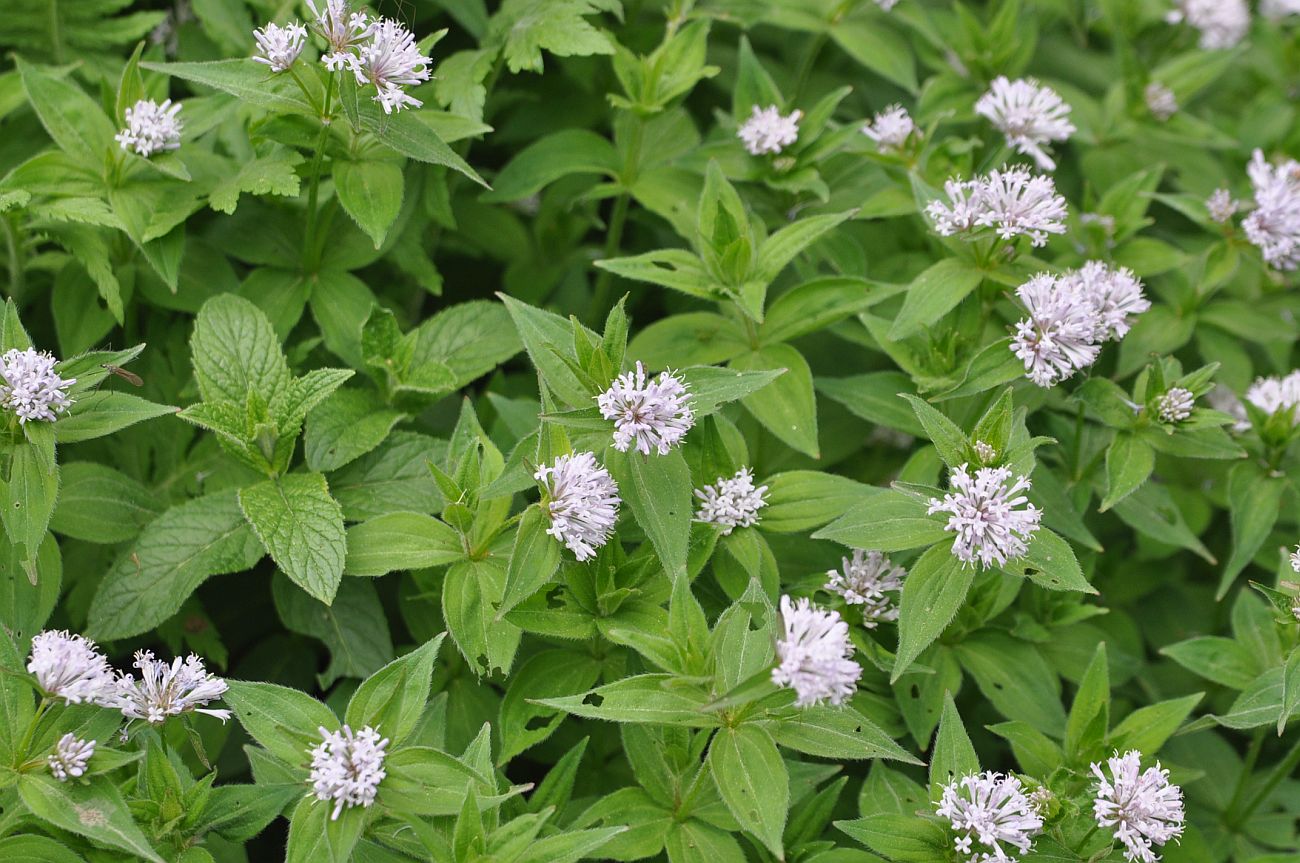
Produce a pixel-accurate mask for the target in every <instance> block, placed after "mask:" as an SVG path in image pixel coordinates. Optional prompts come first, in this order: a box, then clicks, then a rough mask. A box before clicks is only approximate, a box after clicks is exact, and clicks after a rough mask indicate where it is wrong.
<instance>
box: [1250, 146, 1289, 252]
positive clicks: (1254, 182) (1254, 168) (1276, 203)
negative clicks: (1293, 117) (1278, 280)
mask: <svg viewBox="0 0 1300 863" xmlns="http://www.w3.org/2000/svg"><path fill="white" fill-rule="evenodd" d="M1247 173H1248V174H1249V175H1250V184H1251V186H1253V187H1254V189H1255V209H1254V210H1253V211H1251V213H1250V215H1248V216H1247V217H1246V218H1245V219H1243V220H1242V223H1241V227H1242V229H1243V230H1244V231H1245V232H1246V239H1248V240H1250V241H1251V242H1252V243H1254V244H1255V245H1256V246H1258V247H1259V250H1260V252H1261V253H1262V254H1263V255H1264V260H1265V262H1267V263H1268V264H1269V266H1272V267H1276V268H1277V269H1279V270H1294V269H1296V268H1297V267H1300V162H1297V161H1296V160H1295V159H1287V160H1286V161H1285V162H1283V163H1281V164H1280V165H1274V164H1271V163H1270V162H1269V161H1268V160H1267V159H1265V158H1264V153H1263V152H1262V151H1260V150H1256V151H1255V155H1254V156H1253V157H1252V158H1251V160H1250V166H1249V167H1248V168H1247Z"/></svg>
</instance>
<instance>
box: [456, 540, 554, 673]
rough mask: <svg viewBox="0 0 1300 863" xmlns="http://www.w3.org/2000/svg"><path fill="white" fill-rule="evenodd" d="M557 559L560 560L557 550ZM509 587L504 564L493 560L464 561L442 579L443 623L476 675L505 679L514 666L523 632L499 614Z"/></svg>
mask: <svg viewBox="0 0 1300 863" xmlns="http://www.w3.org/2000/svg"><path fill="white" fill-rule="evenodd" d="M551 545H552V546H554V545H555V544H554V543H552V544H551ZM555 556H556V559H557V560H558V558H559V549H558V547H557V548H556V549H555ZM506 587H507V584H506V574H505V573H504V572H503V571H502V566H501V563H500V562H499V561H496V560H490V559H489V560H465V561H461V562H460V563H457V564H455V565H453V566H451V567H450V568H448V570H447V575H446V576H445V578H444V579H443V584H442V616H443V619H444V620H446V621H447V629H448V631H449V632H450V633H451V637H452V640H453V641H455V642H456V647H458V648H459V649H460V652H461V653H462V654H463V655H464V657H465V659H466V661H467V662H469V664H470V667H471V668H473V669H474V673H475V674H477V675H492V674H497V673H499V674H500V675H502V676H505V675H506V674H508V673H509V672H510V666H511V665H513V664H514V659H515V651H516V650H517V649H518V647H519V639H520V636H521V635H522V632H521V630H520V629H519V627H518V626H516V625H515V624H513V623H511V622H510V621H508V620H502V619H501V614H500V613H499V611H498V605H500V603H501V596H502V593H503V591H504V590H505V589H506Z"/></svg>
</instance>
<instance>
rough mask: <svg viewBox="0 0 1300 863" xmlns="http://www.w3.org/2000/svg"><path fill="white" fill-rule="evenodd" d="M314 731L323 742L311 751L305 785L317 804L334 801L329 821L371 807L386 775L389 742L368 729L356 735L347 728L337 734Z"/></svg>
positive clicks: (368, 727)
mask: <svg viewBox="0 0 1300 863" xmlns="http://www.w3.org/2000/svg"><path fill="white" fill-rule="evenodd" d="M317 730H318V731H320V736H321V738H322V740H321V742H320V743H319V744H318V745H317V746H316V747H315V748H314V749H312V750H311V751H310V754H311V775H310V776H308V777H307V781H308V782H310V783H311V788H312V793H313V794H315V795H316V799H317V800H324V801H326V802H329V801H333V803H334V811H333V812H332V813H331V814H330V820H331V821H334V820H337V819H338V817H339V815H340V814H342V812H343V810H344V808H348V809H351V808H352V807H353V806H369V805H371V804H372V803H374V802H375V795H376V794H377V793H378V791H379V783H380V782H381V781H383V778H384V777H385V776H387V775H388V774H387V772H386V771H385V770H384V758H385V757H387V755H388V753H387V752H386V751H385V747H386V746H388V738H387V737H385V738H382V739H381V738H380V737H379V732H378V731H375V729H373V728H371V727H370V726H369V725H367V726H365V727H363V728H362V729H361V730H360V731H358V732H356V733H355V734H354V733H353V732H352V729H351V728H350V727H348V726H347V725H344V726H343V727H342V728H340V729H339V730H338V731H326V730H325V729H324V728H319V729H317Z"/></svg>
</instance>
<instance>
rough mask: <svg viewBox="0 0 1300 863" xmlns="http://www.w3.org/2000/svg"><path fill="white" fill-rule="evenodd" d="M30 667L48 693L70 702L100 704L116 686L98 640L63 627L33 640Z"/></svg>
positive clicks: (28, 663)
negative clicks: (76, 633) (96, 641)
mask: <svg viewBox="0 0 1300 863" xmlns="http://www.w3.org/2000/svg"><path fill="white" fill-rule="evenodd" d="M27 670H28V671H29V672H30V673H31V674H32V675H33V676H34V677H35V678H36V682H37V683H39V684H40V687H41V689H42V691H44V692H45V694H46V695H48V696H50V697H51V698H58V699H61V700H63V701H66V702H67V703H68V704H83V703H84V704H99V703H101V702H102V701H103V699H104V698H105V697H106V696H107V694H108V693H109V692H110V691H111V689H112V688H113V671H112V669H111V668H109V667H108V658H107V657H105V656H104V654H102V653H100V652H99V648H98V647H96V646H95V642H93V641H91V640H90V639H88V638H83V637H82V636H80V635H73V634H72V633H70V632H68V631H67V630H63V629H51V630H46V631H45V632H42V633H39V634H38V635H36V636H35V637H34V638H33V639H32V652H31V656H30V657H29V658H28V661H27Z"/></svg>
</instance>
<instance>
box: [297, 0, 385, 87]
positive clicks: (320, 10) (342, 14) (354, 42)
mask: <svg viewBox="0 0 1300 863" xmlns="http://www.w3.org/2000/svg"><path fill="white" fill-rule="evenodd" d="M317 2H319V3H320V6H317V5H316V4H317ZM307 8H308V9H310V10H311V14H313V15H315V16H316V20H315V22H314V26H313V29H314V30H315V31H316V33H317V34H319V35H320V37H321V38H322V39H324V40H325V43H326V45H327V46H328V49H327V50H326V52H325V53H324V54H323V55H322V56H321V58H320V59H321V62H322V63H324V64H325V68H327V69H329V70H330V71H331V72H338V71H340V70H342V69H346V68H348V64H349V58H351V57H352V50H353V49H354V48H356V47H357V46H358V45H360V44H361V43H362V42H363V41H365V40H366V39H367V38H369V36H370V32H371V30H372V29H373V28H374V24H373V23H371V21H370V19H369V18H368V17H366V14H365V13H364V12H353V11H352V10H351V9H350V8H349V6H348V0H307Z"/></svg>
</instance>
